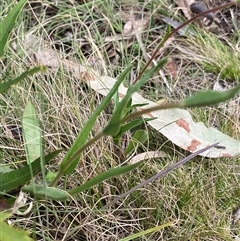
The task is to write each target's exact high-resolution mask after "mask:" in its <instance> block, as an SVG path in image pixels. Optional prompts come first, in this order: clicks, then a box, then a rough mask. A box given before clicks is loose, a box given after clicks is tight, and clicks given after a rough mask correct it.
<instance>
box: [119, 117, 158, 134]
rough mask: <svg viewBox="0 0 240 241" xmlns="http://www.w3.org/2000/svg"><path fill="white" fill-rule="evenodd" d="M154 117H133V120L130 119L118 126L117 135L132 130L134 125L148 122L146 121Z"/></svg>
mask: <svg viewBox="0 0 240 241" xmlns="http://www.w3.org/2000/svg"><path fill="white" fill-rule="evenodd" d="M154 119H156V118H144V119H143V118H138V119H135V120H132V121H130V122H128V123H126V124H124V125H122V126H121V128H120V132H119V133H118V135H121V136H122V134H123V133H125V132H126V131H129V130H132V129H134V128H136V127H138V126H139V125H141V124H143V123H145V122H148V121H151V120H154Z"/></svg>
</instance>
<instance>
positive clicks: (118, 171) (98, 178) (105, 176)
mask: <svg viewBox="0 0 240 241" xmlns="http://www.w3.org/2000/svg"><path fill="white" fill-rule="evenodd" d="M140 164H141V162H138V163H135V164H132V165H127V166H122V167H116V168H112V169H109V170H107V171H106V172H104V173H101V174H99V175H97V176H96V177H94V178H92V179H90V180H89V181H86V182H85V183H84V184H83V185H81V186H79V187H77V188H75V189H72V190H70V191H69V194H70V195H76V194H78V193H80V192H83V191H85V190H88V189H90V188H91V187H93V186H94V185H97V184H100V183H101V182H103V181H105V180H107V179H109V178H111V177H116V176H118V175H121V174H124V173H127V172H130V171H131V170H133V169H135V168H136V167H138V166H139V165H140Z"/></svg>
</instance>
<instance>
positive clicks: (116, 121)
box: [103, 58, 168, 136]
mask: <svg viewBox="0 0 240 241" xmlns="http://www.w3.org/2000/svg"><path fill="white" fill-rule="evenodd" d="M167 60H168V58H164V59H162V60H161V61H159V63H158V64H157V66H155V67H154V68H152V69H151V70H149V71H147V72H146V73H145V74H144V75H143V77H142V78H141V79H140V80H139V81H138V82H137V83H136V84H135V85H132V86H130V87H129V88H128V90H127V93H126V95H125V96H124V98H123V99H122V101H121V102H120V103H119V104H118V106H117V107H116V110H115V112H114V113H113V115H112V118H111V119H110V121H109V123H108V124H107V126H106V127H105V128H104V130H103V133H104V135H110V136H115V135H116V134H117V133H118V132H119V129H120V121H121V118H122V117H123V113H124V111H125V108H126V106H127V103H128V101H129V99H130V98H131V96H132V95H133V93H134V92H136V91H137V90H138V89H139V88H140V87H141V86H142V85H143V84H144V83H145V82H146V81H148V80H149V78H150V77H151V76H152V75H153V74H154V73H155V72H156V71H157V70H158V69H159V68H161V67H163V66H164V64H165V63H166V62H167Z"/></svg>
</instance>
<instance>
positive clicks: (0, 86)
mask: <svg viewBox="0 0 240 241" xmlns="http://www.w3.org/2000/svg"><path fill="white" fill-rule="evenodd" d="M46 69H47V68H46V67H45V66H38V67H35V68H32V69H30V70H27V71H25V72H24V73H23V74H21V75H20V76H18V77H17V78H16V79H13V80H8V81H7V82H3V83H0V93H3V92H4V91H5V90H7V89H8V88H9V87H10V86H11V85H14V84H17V83H18V82H19V81H21V80H23V79H24V78H26V77H28V76H31V75H33V74H35V73H37V72H39V71H44V70H46Z"/></svg>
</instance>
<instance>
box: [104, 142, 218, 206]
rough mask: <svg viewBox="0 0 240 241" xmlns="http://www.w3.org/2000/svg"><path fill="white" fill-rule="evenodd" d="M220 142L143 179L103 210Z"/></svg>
mask: <svg viewBox="0 0 240 241" xmlns="http://www.w3.org/2000/svg"><path fill="white" fill-rule="evenodd" d="M218 144H219V142H217V143H215V144H212V145H210V146H207V147H205V148H202V149H201V150H198V151H196V152H194V153H192V154H190V155H189V156H187V157H185V158H183V159H181V160H180V161H178V162H176V163H174V164H173V165H171V166H169V167H167V168H165V169H164V170H162V171H160V172H159V173H157V174H156V175H154V176H152V177H150V178H149V179H147V180H145V181H143V182H142V183H140V184H138V185H137V186H135V187H133V188H132V189H130V190H129V191H127V192H125V193H123V194H121V195H120V196H118V197H116V198H114V199H113V200H112V201H111V202H109V203H108V204H106V205H105V206H104V207H103V208H102V210H104V209H106V208H108V207H110V206H112V205H113V204H115V203H116V202H118V201H119V200H121V199H123V198H125V197H126V196H128V195H129V194H131V193H133V192H135V191H136V190H137V189H139V188H141V187H143V186H145V185H147V184H148V183H150V182H153V181H155V180H156V179H158V178H161V177H164V176H165V175H166V174H168V173H169V172H170V171H172V170H173V169H175V168H177V167H179V166H181V165H183V164H185V163H186V162H188V161H189V160H191V159H192V158H193V157H195V156H197V155H199V154H200V153H202V152H205V151H207V150H209V149H211V148H213V147H215V146H217V145H218Z"/></svg>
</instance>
